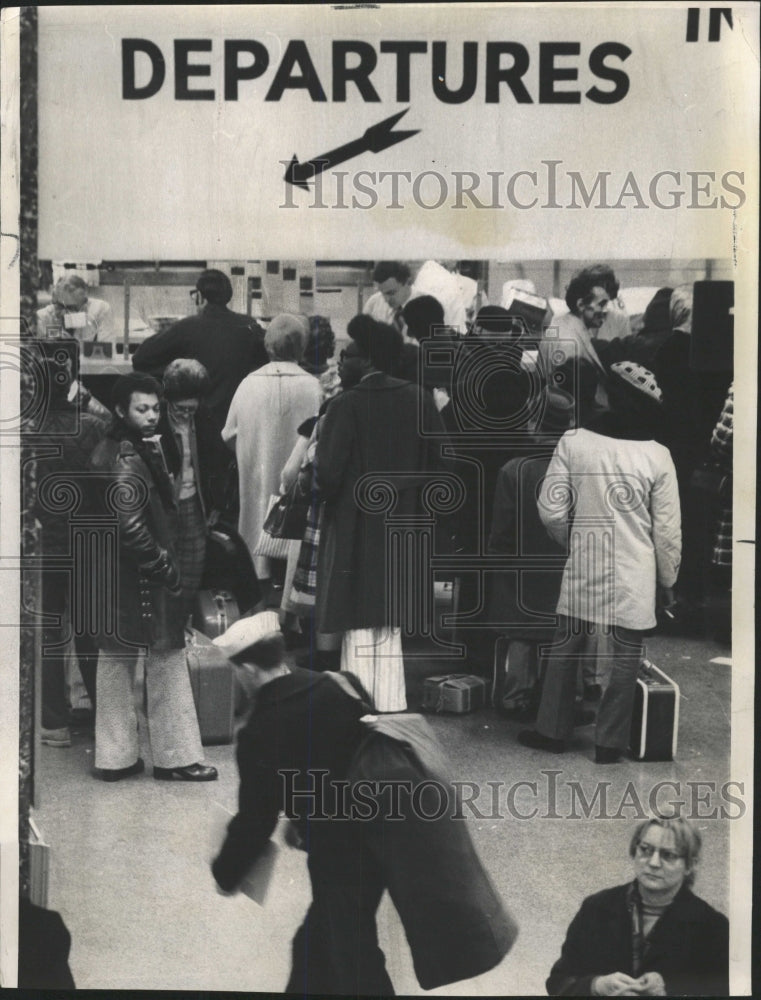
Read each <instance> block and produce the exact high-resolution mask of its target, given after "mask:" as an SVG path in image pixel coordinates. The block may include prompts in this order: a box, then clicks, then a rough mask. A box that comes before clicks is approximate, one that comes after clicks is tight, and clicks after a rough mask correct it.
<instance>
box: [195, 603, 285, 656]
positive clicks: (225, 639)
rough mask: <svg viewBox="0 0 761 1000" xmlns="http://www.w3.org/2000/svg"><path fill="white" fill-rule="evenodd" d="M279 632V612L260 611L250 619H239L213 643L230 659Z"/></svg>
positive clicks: (213, 640)
mask: <svg viewBox="0 0 761 1000" xmlns="http://www.w3.org/2000/svg"><path fill="white" fill-rule="evenodd" d="M279 631H280V619H279V618H278V615H277V611H260V612H259V614H256V615H251V616H250V617H249V618H239V619H238V621H237V622H233V624H232V625H231V626H230V628H229V629H228V630H227V631H226V632H224V633H223V634H222V635H218V636H217V638H216V639H212V642H213V643H214V645H215V646H217V647H219V649H220V650H221V651H222V652H223V653H224V654H225V656H226V657H227V658H228V659H229V658H230V657H232V656H237V654H238V653H242V652H243V650H244V649H248V648H249V646H253V645H254V643H255V642H259V640H260V639H264V638H265V636H268V635H272V633H273V632H279Z"/></svg>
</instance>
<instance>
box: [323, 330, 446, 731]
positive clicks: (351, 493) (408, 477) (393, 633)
mask: <svg viewBox="0 0 761 1000" xmlns="http://www.w3.org/2000/svg"><path fill="white" fill-rule="evenodd" d="M348 333H349V336H350V337H351V338H352V341H351V343H350V344H349V345H348V347H347V348H346V349H345V350H344V351H343V352H342V358H341V362H340V370H341V380H342V382H343V383H344V385H345V386H346V385H347V384H351V383H352V382H354V383H355V384H354V385H353V388H348V389H347V390H346V391H345V392H342V393H340V394H339V395H338V396H336V397H335V399H333V400H332V401H331V403H330V405H329V406H328V409H327V412H326V413H325V416H324V418H323V422H322V424H321V427H320V434H319V439H318V443H317V452H316V459H315V468H316V479H317V488H318V494H319V497H320V499H322V500H324V501H325V514H324V523H323V528H322V533H321V536H320V550H319V557H318V564H317V628H318V630H319V631H320V632H326V633H331V632H343V633H344V639H343V648H342V656H341V669H342V670H349V669H350V670H351V671H352V672H353V673H355V674H356V675H357V676H358V677H359V679H360V681H361V682H362V684H363V685H364V686H365V688H366V689H367V690H368V691H369V693H370V695H371V696H372V698H373V700H374V701H375V703H376V705H377V706H378V709H379V710H380V711H402V710H403V709H405V708H406V704H407V702H406V696H405V687H404V663H403V660H402V649H401V629H400V626H401V624H402V622H401V620H400V613H399V610H398V605H399V603H400V600H399V599H400V597H401V592H400V590H399V583H398V582H395V581H402V580H403V579H404V577H403V575H402V573H401V572H395V570H397V567H394V566H393V565H392V564H391V561H390V558H389V555H390V546H389V528H390V526H391V524H392V523H393V521H394V520H397V519H402V518H410V517H414V516H415V515H420V514H423V508H422V505H421V502H420V488H421V487H422V486H424V485H425V484H427V483H428V482H430V479H431V473H432V472H435V471H436V470H437V468H440V462H439V460H438V459H437V450H438V447H439V445H440V439H438V440H437V439H436V438H432V437H427V438H424V437H423V436H422V435H421V434H420V433H419V432H418V427H419V426H420V421H421V417H422V420H423V421H425V423H424V424H423V426H425V427H427V428H436V427H440V428H441V431H442V434H443V425H442V424H441V421H440V418H439V415H438V411H437V410H436V406H435V404H434V402H433V399H432V398H431V397H430V395H429V394H428V393H423V394H421V391H420V389H419V388H418V387H417V386H415V385H412V384H411V383H410V382H405V381H402V380H401V379H397V378H393V377H391V376H390V375H387V374H386V372H387V371H389V370H392V369H393V366H394V364H395V363H396V362H397V361H398V357H399V352H400V349H401V343H402V341H401V334H400V333H399V332H398V331H397V330H395V329H394V328H393V327H389V326H386V325H384V324H380V323H376V321H375V320H373V319H371V318H370V317H368V316H357V317H355V318H354V319H353V320H352V321H351V322H350V323H349V326H348ZM392 575H393V577H394V578H393V579H392ZM415 596H417V595H415ZM405 625H409V623H407V622H405Z"/></svg>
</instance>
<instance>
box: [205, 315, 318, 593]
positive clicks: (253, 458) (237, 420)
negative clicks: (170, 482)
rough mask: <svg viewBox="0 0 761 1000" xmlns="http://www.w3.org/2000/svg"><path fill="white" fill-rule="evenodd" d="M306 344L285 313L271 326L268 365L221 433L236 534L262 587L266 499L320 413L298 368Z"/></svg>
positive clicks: (243, 388) (248, 383)
mask: <svg viewBox="0 0 761 1000" xmlns="http://www.w3.org/2000/svg"><path fill="white" fill-rule="evenodd" d="M305 341H306V334H305V332H304V327H303V324H302V322H301V320H300V319H299V317H298V316H291V315H289V314H286V313H283V314H282V315H280V316H276V317H275V318H274V319H273V320H272V322H271V323H270V325H269V327H268V329H267V333H266V335H265V338H264V346H265V348H266V349H267V353H268V354H269V356H270V359H271V360H270V363H269V364H267V365H264V367H262V368H258V369H257V370H256V371H254V372H251V374H250V375H247V376H246V378H245V379H244V380H243V381H242V382H241V384H240V385H239V386H238V389H237V391H236V393H235V396H234V397H233V401H232V403H231V405H230V412H229V413H228V415H227V422H226V423H225V426H224V429H223V430H222V438H223V440H224V441H225V442H226V443H227V445H228V447H230V448H233V449H234V450H235V455H236V458H237V460H238V479H239V483H240V518H239V522H238V531H239V532H240V535H241V537H242V538H243V539H244V541H245V542H246V544H247V545H248V547H249V550H250V551H251V555H252V556H253V557H254V568H255V570H256V575H257V576H258V577H259V581H260V582H263V581H264V580H266V579H268V578H269V577H270V575H271V573H270V560H269V559H265V558H263V557H261V556H255V555H254V550H255V548H256V543H257V541H258V539H259V534H260V532H261V530H262V525H263V523H264V519H265V517H266V516H267V509H268V506H269V501H270V496H271V495H272V494H275V493H277V492H278V489H279V486H280V473H281V471H282V469H283V466H284V465H285V464H286V462H287V461H288V457H289V455H290V454H291V450H292V449H293V446H294V444H295V442H296V438H297V436H298V427H299V425H300V424H301V423H302V422H303V421H304V420H306V419H307V418H308V417H313V416H314V415H315V414H316V413H317V411H318V410H319V408H320V400H321V391H320V383H319V381H318V380H317V379H316V378H315V377H314V375H308V374H307V373H306V372H305V371H304V370H303V369H302V368H300V367H299V361H300V360H301V357H302V355H303V353H304V345H305Z"/></svg>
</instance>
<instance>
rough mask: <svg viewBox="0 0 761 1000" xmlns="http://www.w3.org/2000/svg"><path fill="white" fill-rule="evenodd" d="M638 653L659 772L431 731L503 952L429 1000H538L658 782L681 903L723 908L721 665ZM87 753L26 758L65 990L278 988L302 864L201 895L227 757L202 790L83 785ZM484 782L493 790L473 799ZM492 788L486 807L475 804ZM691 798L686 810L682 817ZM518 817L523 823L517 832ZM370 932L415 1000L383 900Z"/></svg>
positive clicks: (452, 725)
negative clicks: (678, 834)
mask: <svg viewBox="0 0 761 1000" xmlns="http://www.w3.org/2000/svg"><path fill="white" fill-rule="evenodd" d="M647 653H648V656H649V658H650V659H651V660H653V661H654V662H656V663H658V664H659V665H660V666H661V667H662V668H663V669H664V670H665V671H666V673H668V674H669V675H671V676H672V677H673V678H674V679H675V680H676V681H677V683H679V684H680V686H681V695H682V698H681V726H680V732H679V749H678V754H677V759H676V760H675V761H674V762H671V763H651V764H638V763H635V762H632V761H625V762H623V763H621V764H618V765H614V766H607V767H600V766H596V765H595V764H594V763H593V762H592V760H591V756H592V743H593V730H592V729H591V728H587V729H580V730H577V733H576V737H575V739H574V742H573V744H572V746H571V748H570V749H569V751H568V752H567V753H566V754H565V755H563V756H554V755H549V754H544V753H540V752H537V751H531V750H528V749H525V748H523V747H521V746H520V745H519V744H518V743H517V742H516V739H515V735H516V732H517V730H518V729H519V728H522V727H521V726H520V725H519V724H518V723H517V722H511V721H505V720H503V719H502V718H500V717H498V716H497V715H496V714H495V713H494V712H493V711H492V710H491V709H483V710H480V711H478V712H475V713H473V714H471V715H467V716H457V717H454V716H447V717H434V718H432V719H431V723H432V725H433V726H434V728H435V729H436V731H437V732H438V734H439V735H440V737H441V739H442V741H443V743H444V745H445V747H446V750H447V752H448V754H449V756H450V758H451V762H452V766H453V770H454V772H455V776H456V777H457V778H458V779H460V780H463V781H472V782H477V783H480V785H481V787H482V788H483V789H484V791H483V793H482V795H481V797H480V798H479V799H478V806H479V808H480V815H473V816H471V817H470V819H469V823H470V830H471V833H472V836H473V840H474V842H475V844H476V846H477V849H478V851H479V853H480V855H481V858H482V860H483V862H484V865H485V866H486V868H487V870H488V871H489V873H490V874H491V876H492V878H493V880H494V882H495V884H496V885H497V887H498V889H499V891H500V892H501V894H502V896H503V898H504V900H505V901H506V903H507V905H508V907H509V908H510V909H511V910H512V912H513V913H514V915H515V916H516V917H517V919H518V921H519V923H520V926H521V933H520V937H519V939H518V941H517V943H516V945H515V946H514V948H513V951H512V952H511V953H510V955H508V956H507V958H506V959H505V960H504V962H503V963H502V964H501V965H500V966H499V967H498V968H496V969H494V970H493V971H492V972H490V973H488V974H486V975H483V976H481V977H479V978H477V979H475V980H468V981H466V982H462V983H457V984H454V985H452V986H448V987H446V988H443V989H441V990H433V991H430V992H431V993H432V994H434V995H436V994H440V995H447V996H454V995H462V996H465V995H478V996H497V995H501V996H518V995H523V996H527V995H528V996H532V995H544V993H545V990H544V980H545V978H546V976H547V973H548V971H549V969H550V966H551V965H552V963H553V962H554V960H555V959H556V958H557V957H558V955H559V952H560V946H561V944H562V942H563V939H564V935H565V931H566V928H567V926H568V924H569V922H570V920H571V918H572V917H573V915H574V914H575V912H576V911H577V909H578V907H579V905H580V903H581V901H582V899H583V898H584V897H585V896H587V895H589V894H590V893H592V892H595V891H597V890H598V889H601V888H604V887H607V886H611V885H614V884H618V883H620V882H623V881H627V880H628V879H629V878H630V863H629V858H628V855H627V848H628V841H629V837H630V835H631V831H632V828H633V825H634V822H635V820H636V818H637V811H638V805H637V800H638V799H639V801H641V802H642V804H643V806H644V808H645V809H648V800H649V797H650V796H651V794H653V789H654V787H655V786H656V784H657V783H658V782H676V783H677V789H678V790H677V789H675V788H674V787H673V786H671V785H664V786H662V787H661V790H660V792H659V793H658V794H659V798H658V802H659V804H660V805H661V806H665V805H666V803H668V802H669V801H674V800H676V799H681V800H684V801H685V802H686V803H687V806H686V810H687V812H686V814H687V815H689V814H690V811H691V810H692V815H693V816H695V815H696V814H697V815H699V816H700V817H706V818H698V819H697V820H696V822H697V824H698V827H699V829H700V830H701V833H702V835H703V840H704V857H703V863H702V865H701V869H700V873H699V876H698V880H697V886H696V890H697V892H698V894H699V895H701V896H702V897H703V898H705V899H706V900H707V901H708V902H709V903H711V904H712V905H713V906H715V907H717V908H718V909H720V910H722V911H723V912H725V913H726V912H728V907H729V891H728V885H729V827H730V825H731V824H729V823H727V822H726V821H722V820H721V819H720V818H709V817H711V815H712V812H713V810H714V808H715V807H719V811H720V810H721V807H722V806H724V807H727V806H728V807H729V809H730V814H732V815H734V814H736V813H737V811H738V808H737V807H732V804H731V803H730V802H728V800H727V799H726V797H724V798H722V796H721V785H722V784H723V783H724V782H725V781H727V780H728V779H729V778H730V777H731V774H730V767H729V745H730V674H731V667H730V665H729V664H728V663H724V664H722V663H712V662H711V661H712V660H713V659H715V658H717V657H719V658H722V657H723V658H728V657H729V655H730V654H729V652H728V650H727V649H726V648H725V647H722V646H719V645H716V644H714V643H712V642H709V641H703V640H700V641H697V640H687V639H682V638H666V637H663V636H656V637H653V638H651V639H649V640H648V642H647ZM451 669H452V668H451V667H447V668H446V671H442V669H441V663H440V662H439V663H437V662H436V661H435V660H434V659H426V658H421V659H414V660H411V661H410V664H409V668H408V689H409V698H410V704H411V705H412V706H413V707H414V706H415V705H416V704H417V703H419V697H420V689H421V684H422V678H423V677H424V676H425V675H430V674H434V673H442V672H448V671H449V670H451ZM144 749H145V752H144V754H143V756H144V757H145V760H146V765H147V767H148V768H150V763H151V762H150V757H149V753H148V748H147V747H145V748H144ZM93 757H94V745H93V742H92V737H91V736H88V735H87V734H85V733H79V734H76V735H75V737H74V743H73V746H72V747H71V748H70V749H66V750H60V749H52V748H49V747H43V748H42V755H41V760H40V764H39V770H38V781H39V808H38V810H37V814H36V816H37V820H38V823H39V825H40V826H41V829H42V832H43V835H44V838H45V840H46V841H47V843H49V845H50V847H51V858H50V884H49V900H48V905H49V907H50V908H51V909H55V910H58V911H60V913H61V914H62V916H63V917H64V919H65V921H66V923H67V925H68V927H69V930H70V932H71V935H72V951H71V967H72V972H73V975H74V979H75V982H76V984H77V987H78V988H84V989H95V988H97V989H124V990H131V989H150V990H156V989H177V990H188V991H191V990H192V991H195V990H235V991H242V992H248V991H261V992H270V991H272V992H280V991H281V990H282V988H283V985H284V983H285V981H286V979H287V975H288V963H289V954H290V949H289V944H290V939H291V937H292V935H293V933H294V932H295V930H296V928H297V926H298V925H299V923H300V922H301V920H302V918H303V916H304V913H305V910H306V908H307V905H308V901H309V885H308V878H307V873H306V866H305V856H304V855H303V854H302V853H301V852H298V851H293V850H290V849H288V848H287V847H285V846H282V847H281V850H280V852H279V855H278V859H277V863H276V865H275V872H274V875H273V880H272V884H271V886H270V891H269V895H268V898H267V901H266V903H265V906H264V907H259V906H257V905H256V904H255V903H253V902H252V901H251V900H250V899H248V898H247V897H246V896H243V895H238V896H234V897H223V896H220V895H218V894H217V892H216V891H215V885H214V881H213V879H212V877H211V874H210V871H209V859H210V857H211V856H212V852H213V849H214V848H213V847H212V844H211V843H210V839H211V834H210V830H211V827H212V823H213V812H214V808H215V804H219V805H222V806H225V807H227V808H228V809H231V810H234V809H235V801H236V789H237V773H236V766H235V761H234V754H233V747H232V746H216V747H208V748H207V749H206V760H207V761H208V762H209V763H212V764H214V765H216V766H217V767H218V768H219V772H220V778H219V780H218V781H217V782H215V783H212V784H200V785H193V784H183V783H166V782H156V781H154V780H153V778H152V777H151V776H150V771H149V770H148V771H147V773H146V774H145V775H142V776H140V777H137V778H132V779H128V780H125V781H121V782H118V783H115V784H106V783H103V782H100V781H96V780H94V779H93V777H92V776H91V774H90V771H91V768H92V765H93ZM553 772H554V773H553ZM519 781H523V782H536V791H534V790H533V789H532V788H530V787H529V786H527V785H521V786H518V787H516V783H517V782H519ZM701 781H702V782H712V783H713V786H712V787H713V788H715V789H716V791H715V792H713V791H711V786H703V787H702V789H700V788H699V789H698V790H697V792H696V790H695V787H694V786H693V787H692V788H691V787H689V786H688V785H687V782H701ZM486 782H493V783H495V784H493V785H492V786H488V789H487V786H486V784H485V783H486ZM574 782H575V783H577V784H576V785H572V784H571V783H574ZM600 782H604V783H606V785H605V786H604V787H603V789H602V790H603V791H604V792H605V794H606V796H607V799H606V807H605V808H604V809H603V808H602V807H601V805H600V800H599V799H598V802H597V804H596V805H595V806H593V807H592V811H591V815H589V816H587V817H585V816H584V815H583V810H582V808H581V807H580V804H579V803H580V799H579V797H578V796H579V791H581V792H583V794H584V796H585V798H586V799H587V801H592V798H593V795H594V793H595V790H596V788H597V787H598V784H599V783H600ZM499 783H501V784H499ZM495 788H496V789H498V790H499V799H498V802H497V806H496V808H494V806H493V805H492V799H491V795H492V794H493V792H492V791H491V790H490V789H495ZM656 792H657V789H656ZM698 793H699V794H700V795H702V796H703V802H702V803H697V804H696V803H695V796H696V794H698ZM732 794H737V793H736V792H733V793H732ZM574 795H576V801H575V804H574V800H573V796H574ZM510 796H512V798H511V797H510ZM532 809H536V810H537V813H536V815H535V816H534V817H533V818H531V819H521V818H519V814H521V815H525V814H528V813H529V812H530V811H531V810H532ZM601 813H602V815H601ZM378 924H379V932H380V939H381V946H382V947H383V949H384V951H385V953H386V956H387V960H388V967H389V972H390V975H391V979H392V981H393V983H394V986H395V988H396V990H397V992H398V993H399V994H407V995H421V994H422V993H423V991H422V990H421V988H420V987H419V986H418V984H417V981H416V979H415V976H414V972H413V968H412V962H411V958H410V954H409V950H408V948H407V945H406V941H405V938H404V933H403V930H402V927H401V924H400V923H399V920H398V918H397V916H396V913H395V911H394V909H393V907H392V905H391V904H390V902H389V900H388V897H384V899H383V902H382V904H381V909H380V911H379V919H378Z"/></svg>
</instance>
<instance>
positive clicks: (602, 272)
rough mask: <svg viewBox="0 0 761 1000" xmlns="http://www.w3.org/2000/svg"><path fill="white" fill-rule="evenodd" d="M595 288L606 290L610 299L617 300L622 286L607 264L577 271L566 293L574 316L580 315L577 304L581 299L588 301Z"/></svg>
mask: <svg viewBox="0 0 761 1000" xmlns="http://www.w3.org/2000/svg"><path fill="white" fill-rule="evenodd" d="M594 288H604V289H605V291H606V293H607V295H608V298H609V299H615V298H616V296H617V295H618V289H619V288H620V285H619V283H618V281H617V279H616V275H615V274H614V272H613V268H611V267H608V265H607V264H594V265H593V266H592V267H584V268H582V269H581V271H577V272H576V274H574V276H573V277H572V278H571V280H570V282H569V284H568V288H567V289H566V292H565V303H566V305H567V306H568V308H569V309H570V311H571V312H572V313H573V314H574V315H578V311H577V308H576V303H577V302H578V301H579V299H582V301H588V300H589V299H591V298H592V290H593V289H594Z"/></svg>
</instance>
